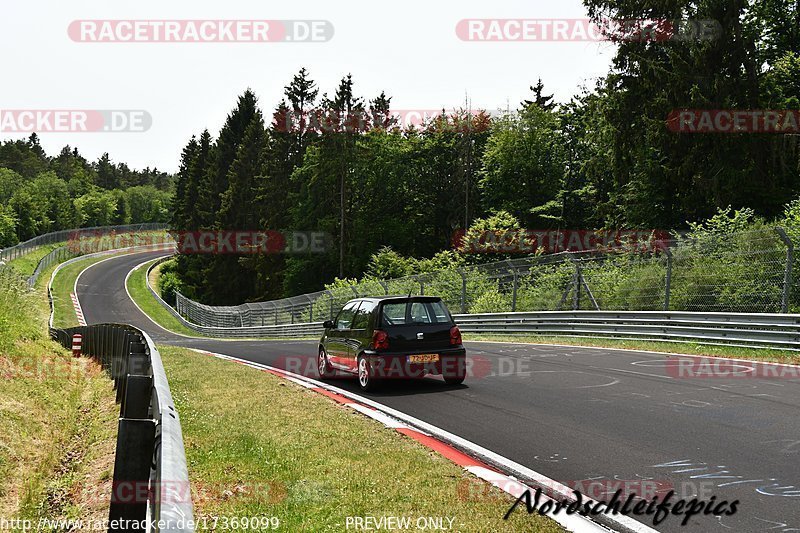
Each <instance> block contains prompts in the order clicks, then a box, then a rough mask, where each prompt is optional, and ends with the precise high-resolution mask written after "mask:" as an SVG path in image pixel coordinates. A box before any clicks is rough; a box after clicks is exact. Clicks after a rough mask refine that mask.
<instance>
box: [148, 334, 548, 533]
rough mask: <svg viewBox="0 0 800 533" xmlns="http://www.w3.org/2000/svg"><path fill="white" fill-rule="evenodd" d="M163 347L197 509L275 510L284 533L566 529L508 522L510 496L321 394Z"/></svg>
mask: <svg viewBox="0 0 800 533" xmlns="http://www.w3.org/2000/svg"><path fill="white" fill-rule="evenodd" d="M159 350H160V351H161V355H162V358H163V361H164V366H165V368H166V372H167V376H169V381H170V388H171V390H172V396H173V398H174V400H175V404H176V408H177V410H178V412H179V413H180V416H181V424H182V428H183V437H184V443H185V447H186V454H187V461H188V465H189V479H190V480H191V484H192V492H193V495H194V496H193V498H194V504H195V516H196V518H200V519H202V517H210V516H220V517H234V516H239V517H242V516H250V517H259V516H275V517H277V518H279V519H280V521H281V527H280V529H281V530H283V531H342V530H345V523H346V522H345V521H346V517H347V516H367V515H369V516H375V517H380V516H408V517H412V518H414V519H415V520H416V519H417V518H418V517H424V516H438V517H452V518H454V519H455V521H454V522H453V530H454V531H486V532H490V531H491V532H494V531H541V532H556V531H562V530H561V528H560V526H558V525H557V524H556V523H555V522H554V521H551V520H550V519H547V518H542V517H540V516H537V515H532V516H529V515H527V513H524V512H517V513H515V514H514V515H512V517H511V519H510V520H509V521H504V520H503V515H504V514H505V512H506V511H507V510H508V509H509V507H510V506H511V504H512V502H513V500H512V498H511V497H510V496H507V495H505V494H503V493H501V492H500V491H498V490H497V489H494V488H492V487H489V486H488V485H483V484H482V482H479V481H478V480H477V478H474V477H473V476H471V475H470V474H468V473H466V472H465V471H464V470H462V469H461V468H460V467H458V466H456V465H454V464H452V463H450V462H449V461H448V460H446V459H444V458H443V457H441V456H440V455H438V454H437V453H434V452H432V451H430V450H428V449H427V448H425V447H423V446H421V445H420V444H418V443H416V442H415V441H413V440H411V439H410V438H408V437H405V436H403V435H401V434H399V433H398V432H396V431H394V430H391V429H387V428H385V427H384V426H383V425H382V424H379V423H378V422H375V421H373V420H370V419H368V418H366V417H364V416H363V415H360V414H358V413H355V412H353V411H352V410H350V409H348V408H345V407H342V406H340V405H338V404H336V403H334V402H333V401H332V400H330V399H328V398H325V397H323V396H321V395H319V394H317V393H314V392H313V391H309V390H307V389H305V388H302V387H299V386H297V385H294V384H292V383H290V382H287V381H286V380H284V379H281V378H278V377H275V376H273V375H271V374H267V373H265V372H260V371H258V370H255V369H252V368H247V367H243V366H241V365H236V364H233V363H230V362H226V361H222V360H219V359H215V358H213V357H208V356H205V355H200V354H198V353H196V352H193V351H190V350H187V349H183V348H175V347H167V346H162V347H160V348H159ZM209 376H213V379H209ZM477 484H481V486H482V487H483V490H475V488H474V487H475V486H476V485H477ZM470 494H471V495H472V496H469V495H470ZM235 530H236V529H232V531H235Z"/></svg>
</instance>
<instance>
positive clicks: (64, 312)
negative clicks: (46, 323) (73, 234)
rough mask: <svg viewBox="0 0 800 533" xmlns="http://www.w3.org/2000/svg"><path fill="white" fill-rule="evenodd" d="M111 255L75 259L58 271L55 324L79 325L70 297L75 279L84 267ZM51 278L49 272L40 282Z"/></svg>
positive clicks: (54, 285) (54, 292)
mask: <svg viewBox="0 0 800 533" xmlns="http://www.w3.org/2000/svg"><path fill="white" fill-rule="evenodd" d="M116 255H122V254H116ZM109 257H112V255H105V256H100V257H87V258H86V259H82V260H80V261H75V262H74V263H71V264H69V265H67V266H65V267H64V268H62V269H61V270H59V271H58V274H56V277H55V279H54V280H53V291H52V292H53V309H54V313H53V326H55V327H57V328H71V327H75V326H77V325H78V317H77V316H76V315H75V308H74V307H73V305H72V299H71V297H70V294H71V293H72V290H73V289H74V288H75V280H76V279H77V277H78V276H79V275H80V273H81V272H83V270H84V269H86V268H87V267H89V266H91V265H93V264H95V263H98V262H100V261H102V260H104V259H108V258H109ZM50 272H52V271H50ZM49 279H50V274H49V273H48V275H47V277H46V278H45V276H44V275H43V276H41V277H40V283H41V282H44V283H45V284H46V283H47V281H48V280H49Z"/></svg>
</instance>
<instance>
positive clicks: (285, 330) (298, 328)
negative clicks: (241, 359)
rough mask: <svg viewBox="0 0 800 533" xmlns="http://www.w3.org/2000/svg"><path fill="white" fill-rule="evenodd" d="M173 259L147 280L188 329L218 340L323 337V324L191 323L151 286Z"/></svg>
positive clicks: (162, 301)
mask: <svg viewBox="0 0 800 533" xmlns="http://www.w3.org/2000/svg"><path fill="white" fill-rule="evenodd" d="M169 259H171V257H164V258H162V259H159V260H157V261H155V262H154V263H153V264H151V265H150V266H149V267H148V269H147V272H146V273H145V278H146V280H147V288H148V289H149V290H150V294H151V295H152V296H153V298H155V299H156V300H157V301H158V303H159V304H161V306H162V307H164V308H165V309H166V310H167V311H169V312H170V314H171V315H172V316H174V317H175V318H176V319H177V320H178V321H179V322H180V323H181V324H183V325H184V326H186V327H187V328H189V329H191V330H192V331H195V332H197V333H200V334H201V335H205V336H207V337H216V338H222V339H225V338H228V339H236V338H267V339H268V338H288V337H319V336H321V335H322V322H309V323H305V324H279V325H277V326H253V327H244V328H243V327H227V328H225V327H212V326H199V325H197V324H195V323H193V322H189V321H188V320H186V319H185V318H184V317H183V316H181V315H180V314H179V313H178V312H177V311H176V310H175V308H174V307H172V306H171V305H169V304H168V303H167V302H165V301H164V299H163V298H161V295H160V294H158V291H156V290H155V289H154V288H153V286H152V285H151V284H150V273H151V272H152V271H153V269H154V268H155V267H157V266H158V265H159V264H161V263H163V262H164V261H167V260H169Z"/></svg>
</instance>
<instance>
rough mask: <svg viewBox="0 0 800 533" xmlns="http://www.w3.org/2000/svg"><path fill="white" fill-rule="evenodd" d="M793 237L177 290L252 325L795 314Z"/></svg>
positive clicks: (799, 276) (759, 233) (682, 242)
mask: <svg viewBox="0 0 800 533" xmlns="http://www.w3.org/2000/svg"><path fill="white" fill-rule="evenodd" d="M799 237H800V234H798V233H794V234H793V233H792V232H789V234H787V232H785V231H784V230H782V229H781V228H770V227H764V228H760V229H754V230H750V231H745V232H739V233H733V234H727V235H714V234H710V235H703V236H692V237H678V238H676V240H675V241H672V242H671V243H669V244H670V245H669V246H668V247H664V248H661V249H657V250H653V251H649V252H646V253H645V252H642V251H641V250H635V251H619V250H617V251H613V252H603V253H600V252H580V253H569V252H564V253H558V254H551V255H540V256H533V257H521V258H514V259H506V260H503V261H496V262H492V263H485V264H477V265H464V266H461V267H459V268H453V269H445V270H439V271H434V272H428V273H424V274H418V275H414V276H407V277H403V278H396V279H384V280H377V279H370V280H365V281H362V282H359V283H355V284H352V283H348V282H337V283H335V284H333V285H332V286H330V288H329V289H328V290H325V291H319V292H315V293H309V294H302V295H299V296H294V297H291V298H285V299H282V300H272V301H267V302H256V303H248V304H243V305H239V306H228V307H216V306H209V305H204V304H200V303H198V302H195V301H192V300H190V299H189V298H186V297H185V296H183V295H182V294H177V298H176V309H177V311H178V312H179V313H180V314H181V315H183V316H184V317H186V318H187V319H188V320H189V321H191V322H194V323H196V324H199V325H203V326H213V327H253V326H267V325H278V324H297V323H307V322H314V321H321V320H326V319H332V318H333V317H334V316H335V315H336V313H338V311H339V309H341V307H342V306H343V305H344V304H345V303H346V302H347V301H349V300H351V299H353V298H357V297H362V296H379V295H390V294H393V295H435V296H439V297H441V298H442V299H443V300H444V301H445V302H446V303H447V305H448V307H450V309H451V310H452V311H453V312H456V313H502V312H520V311H559V310H604V311H612V310H616V311H670V310H671V311H706V312H713V311H718V312H739V313H781V312H782V313H786V312H790V311H791V312H797V311H800V291H798V290H797V287H796V285H797V280H800V271H798V270H800V268H798V266H797V265H796V264H795V261H794V248H795V244H796V243H797V242H798V238H799Z"/></svg>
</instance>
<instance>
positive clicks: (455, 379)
mask: <svg viewBox="0 0 800 533" xmlns="http://www.w3.org/2000/svg"><path fill="white" fill-rule="evenodd" d="M442 377H444V382H445V383H447V384H448V385H461V384H462V383H464V380H465V379H467V362H466V361H464V360H463V359H462V360H459V361H458V364H457V365H456V368H455V369H454V370H453V371H452V372H445V373H444V375H443V376H442Z"/></svg>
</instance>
